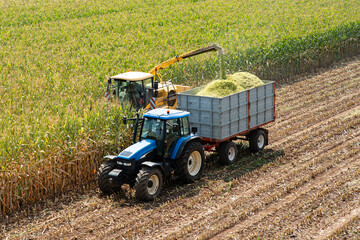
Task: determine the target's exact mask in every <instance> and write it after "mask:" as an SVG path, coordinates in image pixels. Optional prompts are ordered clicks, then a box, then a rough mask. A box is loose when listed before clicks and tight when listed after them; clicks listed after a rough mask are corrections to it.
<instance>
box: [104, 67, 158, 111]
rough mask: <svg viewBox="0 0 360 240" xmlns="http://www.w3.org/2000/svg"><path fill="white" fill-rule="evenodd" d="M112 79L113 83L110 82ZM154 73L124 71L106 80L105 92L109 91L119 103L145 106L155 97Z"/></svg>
mask: <svg viewBox="0 0 360 240" xmlns="http://www.w3.org/2000/svg"><path fill="white" fill-rule="evenodd" d="M112 81H114V83H112ZM155 85H156V84H155V83H154V75H152V74H150V73H144V72H126V73H122V74H118V75H116V76H112V77H110V78H109V80H108V89H107V92H111V91H112V93H113V94H114V95H115V96H116V98H117V99H119V101H120V103H121V104H126V103H128V104H130V105H131V106H133V107H134V108H136V109H140V108H145V107H146V106H147V105H148V104H149V102H150V98H151V97H155V94H156V89H155V88H154V87H155Z"/></svg>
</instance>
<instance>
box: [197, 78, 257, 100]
mask: <svg viewBox="0 0 360 240" xmlns="http://www.w3.org/2000/svg"><path fill="white" fill-rule="evenodd" d="M261 85H264V82H263V81H261V79H260V78H258V77H257V76H255V75H253V74H251V73H248V72H237V73H234V74H231V75H227V77H226V79H218V80H214V81H212V82H210V83H209V84H208V85H206V86H205V88H204V89H203V90H201V91H199V92H198V93H197V94H196V95H198V96H207V97H225V96H227V95H230V94H233V93H236V92H241V91H243V90H245V89H249V88H253V87H258V86H261Z"/></svg>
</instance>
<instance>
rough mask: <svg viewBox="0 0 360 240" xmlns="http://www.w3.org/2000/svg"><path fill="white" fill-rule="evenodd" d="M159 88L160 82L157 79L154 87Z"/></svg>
mask: <svg viewBox="0 0 360 240" xmlns="http://www.w3.org/2000/svg"><path fill="white" fill-rule="evenodd" d="M158 88H159V82H158V81H155V82H154V89H155V90H157V89H158Z"/></svg>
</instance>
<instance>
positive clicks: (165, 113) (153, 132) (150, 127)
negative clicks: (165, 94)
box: [140, 108, 190, 159]
mask: <svg viewBox="0 0 360 240" xmlns="http://www.w3.org/2000/svg"><path fill="white" fill-rule="evenodd" d="M189 115H190V113H189V112H185V111H179V110H169V109H161V108H159V109H154V110H152V111H150V112H148V113H145V114H144V121H143V125H142V128H141V134H140V140H142V139H154V140H156V142H157V145H158V149H157V155H158V156H161V158H166V159H168V158H172V159H174V158H175V155H176V154H175V152H176V148H175V146H176V144H177V142H178V140H180V141H183V140H185V139H187V138H188V137H190V126H189V119H188V116H189ZM174 150H175V151H174Z"/></svg>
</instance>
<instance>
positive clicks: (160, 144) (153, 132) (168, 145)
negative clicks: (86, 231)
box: [98, 108, 205, 200]
mask: <svg viewBox="0 0 360 240" xmlns="http://www.w3.org/2000/svg"><path fill="white" fill-rule="evenodd" d="M189 116H190V113H189V112H186V111H180V110H173V109H171V110H170V109H161V108H158V109H154V110H151V111H149V112H147V113H145V114H144V116H143V118H141V119H140V118H139V117H138V116H137V118H136V119H128V120H135V121H136V124H140V134H139V135H138V134H137V133H136V131H137V129H138V128H135V132H134V144H133V145H131V146H129V147H128V148H126V149H125V150H123V151H122V152H120V154H119V155H117V156H106V157H105V158H107V161H106V162H104V163H103V164H102V166H101V167H100V169H99V173H98V183H99V187H100V189H101V190H102V191H103V192H104V193H107V194H108V193H113V192H117V191H119V190H120V188H121V186H122V185H123V184H129V185H130V186H132V187H134V188H135V190H136V198H137V199H139V200H153V199H154V198H155V197H157V196H158V195H159V193H160V191H161V188H162V186H163V181H164V180H165V179H174V178H180V179H181V180H182V181H184V182H192V181H194V180H197V179H199V178H200V176H201V173H202V169H203V165H204V160H205V155H204V149H203V147H202V145H201V143H200V141H201V138H200V137H199V136H197V135H196V134H194V131H195V130H193V132H190V125H189V120H188V117H189ZM126 121H127V120H126ZM135 136H139V139H138V141H136V137H135Z"/></svg>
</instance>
